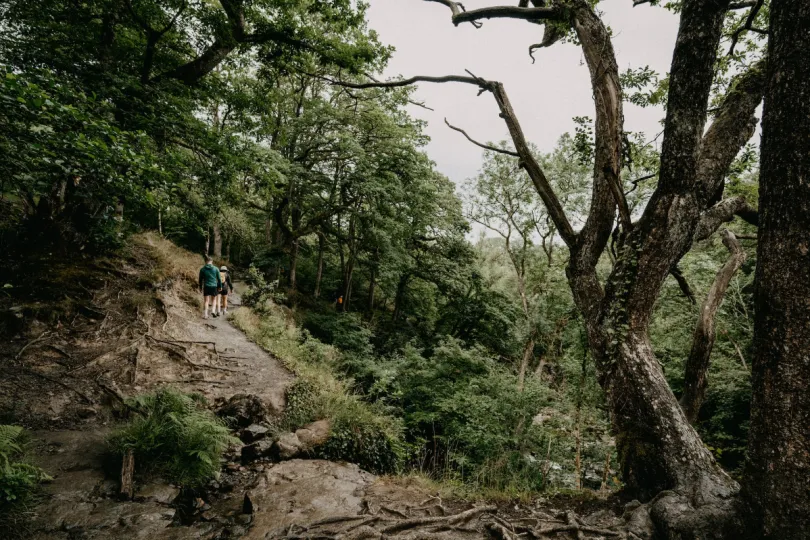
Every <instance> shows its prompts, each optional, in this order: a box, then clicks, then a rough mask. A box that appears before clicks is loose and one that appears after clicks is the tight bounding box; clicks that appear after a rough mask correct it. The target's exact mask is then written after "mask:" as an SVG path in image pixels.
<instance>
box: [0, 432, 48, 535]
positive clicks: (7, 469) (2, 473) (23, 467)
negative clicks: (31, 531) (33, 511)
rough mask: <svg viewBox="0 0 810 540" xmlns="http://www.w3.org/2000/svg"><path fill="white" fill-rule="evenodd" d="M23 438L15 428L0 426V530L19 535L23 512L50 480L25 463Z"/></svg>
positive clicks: (22, 433) (23, 523)
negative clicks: (40, 487)
mask: <svg viewBox="0 0 810 540" xmlns="http://www.w3.org/2000/svg"><path fill="white" fill-rule="evenodd" d="M26 443H27V434H26V432H25V430H23V428H21V427H19V426H9V425H0V530H4V531H10V533H11V534H14V532H15V531H16V532H17V533H19V534H22V531H23V530H24V525H25V522H26V521H27V519H26V516H25V514H26V510H27V509H28V508H29V507H30V505H31V504H32V503H33V502H34V501H35V499H36V495H37V491H38V488H39V485H40V483H42V482H44V481H46V480H49V479H50V477H49V476H48V475H47V474H46V473H45V471H43V470H42V469H40V468H39V467H36V466H34V465H31V464H30V463H27V462H26V461H25V447H26Z"/></svg>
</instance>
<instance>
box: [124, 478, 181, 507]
mask: <svg viewBox="0 0 810 540" xmlns="http://www.w3.org/2000/svg"><path fill="white" fill-rule="evenodd" d="M178 495H180V490H179V489H178V488H176V487H174V486H170V485H168V484H161V483H153V484H146V485H145V486H143V487H142V488H140V489H139V490H138V492H137V493H136V494H135V500H136V501H138V502H155V503H158V504H165V505H169V504H172V502H174V500H175V499H176V498H177V496H178Z"/></svg>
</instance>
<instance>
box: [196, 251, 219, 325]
mask: <svg viewBox="0 0 810 540" xmlns="http://www.w3.org/2000/svg"><path fill="white" fill-rule="evenodd" d="M220 289H222V276H221V275H220V273H219V269H218V268H217V267H216V266H214V259H212V258H211V257H206V258H205V266H203V267H202V268H200V292H201V293H202V295H203V303H204V304H205V308H204V309H203V319H207V318H208V303H209V302H210V303H211V310H212V312H213V315H214V317H217V316H218V315H219V310H218V309H217V305H218V303H217V298H218V297H219V291H220Z"/></svg>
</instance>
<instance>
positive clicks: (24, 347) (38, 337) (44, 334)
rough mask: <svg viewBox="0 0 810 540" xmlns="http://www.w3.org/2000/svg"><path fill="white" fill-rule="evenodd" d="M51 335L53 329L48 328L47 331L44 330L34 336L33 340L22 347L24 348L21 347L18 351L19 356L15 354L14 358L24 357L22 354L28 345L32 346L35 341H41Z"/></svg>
mask: <svg viewBox="0 0 810 540" xmlns="http://www.w3.org/2000/svg"><path fill="white" fill-rule="evenodd" d="M49 335H51V331H50V330H46V331H45V332H42V333H41V334H40V335H39V336H37V337H35V338H34V339H32V340H31V341H29V342H28V343H26V344H25V345H23V348H22V349H20V352H18V353H17V356H15V357H14V360H19V359H20V358H21V357H22V354H23V353H24V352H25V350H26V349H27V348H28V347H30V346H31V345H34V344H35V343H39V342H40V341H42V340H44V339H45V338H47V337H48V336H49Z"/></svg>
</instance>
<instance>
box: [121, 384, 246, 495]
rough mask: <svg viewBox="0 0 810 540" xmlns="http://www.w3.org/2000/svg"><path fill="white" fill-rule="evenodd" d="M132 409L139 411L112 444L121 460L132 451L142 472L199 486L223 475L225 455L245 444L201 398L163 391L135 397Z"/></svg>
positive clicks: (130, 403)
mask: <svg viewBox="0 0 810 540" xmlns="http://www.w3.org/2000/svg"><path fill="white" fill-rule="evenodd" d="M127 405H128V406H129V407H130V408H131V409H132V410H134V411H138V412H137V413H133V414H134V417H133V418H132V419H131V420H130V421H129V422H128V423H127V424H126V425H124V426H122V427H121V428H119V429H117V430H116V431H115V432H114V433H113V434H112V435H111V436H110V437H109V439H108V443H109V445H110V447H111V448H112V451H113V452H114V453H115V454H117V455H119V456H123V455H124V454H125V453H126V452H127V451H129V450H132V451H133V452H134V454H135V469H136V471H138V473H139V474H146V475H149V474H155V475H160V476H162V477H164V478H165V479H166V480H169V481H171V482H175V483H177V484H179V485H181V486H184V487H197V486H200V485H202V484H205V483H206V482H208V481H209V480H211V479H212V478H215V477H216V476H217V475H218V474H219V470H220V459H221V457H222V454H223V453H224V452H225V450H226V449H227V448H228V447H229V446H230V445H232V444H238V443H239V440H238V439H236V438H235V437H233V436H232V435H231V434H230V431H229V429H228V427H227V426H226V425H225V424H224V423H223V422H222V421H221V420H220V419H219V418H217V417H216V416H215V415H214V414H213V413H212V412H211V411H209V410H208V409H206V408H205V407H204V401H203V398H202V397H201V396H199V395H196V394H184V393H182V392H179V391H177V390H174V389H172V388H162V389H160V390H158V391H157V392H155V393H152V394H142V395H140V396H136V397H134V398H130V399H129V400H127Z"/></svg>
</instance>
